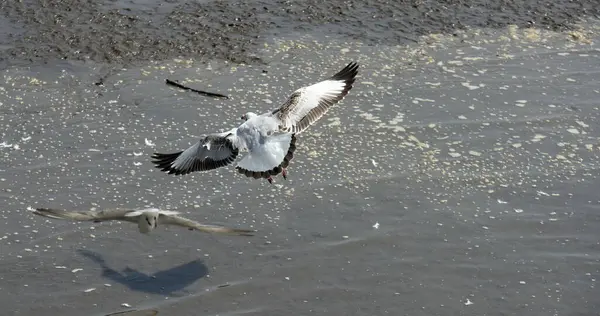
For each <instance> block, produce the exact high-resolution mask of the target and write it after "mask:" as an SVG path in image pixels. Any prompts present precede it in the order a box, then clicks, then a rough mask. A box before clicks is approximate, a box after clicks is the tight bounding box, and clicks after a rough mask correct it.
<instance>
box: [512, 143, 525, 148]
mask: <svg viewBox="0 0 600 316" xmlns="http://www.w3.org/2000/svg"><path fill="white" fill-rule="evenodd" d="M512 146H513V147H515V148H521V146H523V145H522V144H521V143H514V144H512Z"/></svg>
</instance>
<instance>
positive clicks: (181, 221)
mask: <svg viewBox="0 0 600 316" xmlns="http://www.w3.org/2000/svg"><path fill="white" fill-rule="evenodd" d="M33 214H36V215H40V216H43V217H48V218H53V219H64V220H72V221H91V222H94V223H99V222H104V221H111V220H117V221H127V222H132V223H137V224H138V228H139V230H140V233H142V234H148V233H150V231H152V230H154V229H155V228H156V227H158V223H159V222H160V223H161V224H164V225H173V226H180V227H184V228H187V229H189V230H198V231H202V232H205V233H229V234H237V235H245V236H252V233H253V232H255V231H254V230H249V229H238V228H229V227H223V226H213V225H204V224H201V223H198V222H196V221H193V220H190V219H187V218H184V217H181V216H178V215H177V214H179V212H175V211H166V210H160V209H157V208H146V209H140V210H131V209H106V210H100V211H66V210H60V209H53V208H36V209H35V210H34V211H33Z"/></svg>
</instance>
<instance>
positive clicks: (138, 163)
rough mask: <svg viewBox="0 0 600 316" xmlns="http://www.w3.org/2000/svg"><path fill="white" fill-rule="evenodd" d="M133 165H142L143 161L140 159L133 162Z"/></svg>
mask: <svg viewBox="0 0 600 316" xmlns="http://www.w3.org/2000/svg"><path fill="white" fill-rule="evenodd" d="M133 165H134V166H141V165H142V163H141V162H139V161H134V162H133Z"/></svg>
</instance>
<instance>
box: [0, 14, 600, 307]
mask: <svg viewBox="0 0 600 316" xmlns="http://www.w3.org/2000/svg"><path fill="white" fill-rule="evenodd" d="M597 25H598V24H597V23H595V22H593V23H592V22H589V23H587V24H585V25H583V26H582V27H581V29H580V31H579V32H570V33H569V32H562V33H554V32H547V31H538V30H535V29H530V30H521V29H518V28H514V27H511V28H506V29H501V30H488V29H473V30H469V31H466V32H459V33H457V34H456V36H442V35H439V36H438V35H431V36H428V37H424V38H421V39H420V40H419V43H418V44H411V45H408V46H384V45H364V44H363V43H361V42H359V41H356V42H338V41H335V40H333V39H331V38H323V37H322V36H319V35H317V34H316V33H315V34H312V35H311V34H304V35H300V34H291V35H290V36H289V38H284V37H280V38H277V39H273V40H272V41H269V43H268V44H266V45H265V46H264V49H263V50H262V52H261V58H263V59H264V60H266V61H267V64H266V65H262V66H255V65H254V66H246V65H234V64H229V63H225V62H221V61H212V62H209V63H199V62H196V61H194V60H187V59H176V60H173V61H170V62H155V63H149V64H148V65H145V66H142V67H139V68H123V69H120V70H118V71H115V72H112V73H111V74H110V75H108V76H107V77H105V78H103V83H104V84H103V85H96V84H95V83H96V82H98V80H99V78H100V77H101V76H103V75H104V74H105V73H106V72H105V69H104V68H103V65H100V64H92V63H87V64H80V63H78V62H64V63H62V64H56V65H52V66H49V65H44V66H32V67H27V68H11V69H7V70H5V71H3V73H2V76H3V86H2V87H0V123H1V124H2V125H3V126H5V127H6V128H4V129H2V132H1V134H0V136H1V138H0V143H1V145H0V155H1V157H2V158H3V159H2V163H1V164H0V199H1V200H2V204H3V208H2V209H1V210H0V219H1V220H0V232H2V233H0V249H1V250H0V269H1V270H2V271H4V272H3V273H2V274H0V290H2V291H3V292H4V293H5V295H3V296H1V297H0V305H1V306H3V309H4V310H7V311H10V313H11V315H40V314H44V315H45V314H50V315H54V314H60V315H82V314H85V315H104V314H107V313H109V312H114V311H118V310H125V309H128V307H127V306H126V305H122V304H128V305H130V306H132V308H140V309H143V308H153V309H156V310H158V311H159V315H180V314H182V315H186V314H189V313H192V312H193V313H201V314H202V315H281V314H283V313H292V314H294V315H307V314H325V313H327V314H333V315H385V314H391V315H593V314H595V313H597V312H596V310H597V308H598V307H600V306H599V304H598V300H597V297H598V294H600V293H599V292H598V289H597V288H596V283H597V278H598V276H599V274H600V271H599V261H600V255H599V244H598V240H599V239H598V236H599V234H598V232H599V231H600V214H599V213H598V205H599V203H600V202H599V200H598V198H597V197H596V196H597V195H596V191H597V188H598V185H599V184H600V182H599V180H598V175H599V172H598V168H599V166H600V164H599V161H598V150H599V149H600V147H599V146H600V144H599V142H598V139H599V137H600V132H599V130H598V127H599V126H598V106H599V103H598V102H599V101H598V100H599V98H598V97H599V94H600V90H599V88H598V87H599V83H600V80H599V79H598V78H599V76H598V72H599V71H598V66H599V65H600V47H599V46H598V44H597V38H595V37H594V36H593V32H597V30H598V28H597ZM352 60H357V61H359V62H360V64H361V65H362V66H361V69H360V74H359V76H360V78H359V79H358V80H357V83H356V85H355V87H354V88H353V90H351V92H350V94H349V96H348V97H347V98H346V99H345V100H344V101H343V102H341V103H340V104H339V106H337V107H336V108H335V109H334V110H332V111H330V113H329V114H328V115H327V116H326V117H325V118H324V119H323V120H322V121H321V122H320V123H319V124H317V125H316V126H314V127H313V128H311V129H310V131H309V132H307V133H304V134H302V135H301V136H300V137H299V139H298V149H297V151H296V156H295V158H294V160H293V162H292V164H291V166H290V169H289V180H288V181H285V180H283V179H282V178H281V177H278V178H277V179H276V183H275V185H269V184H268V183H267V182H266V181H264V180H260V181H258V180H252V179H248V178H246V177H244V176H242V175H239V174H237V173H236V172H235V170H234V169H233V167H232V168H224V169H221V170H218V171H215V172H211V173H195V174H192V175H189V176H183V177H176V176H173V175H167V174H164V173H161V172H159V171H158V170H156V169H154V168H153V166H152V164H151V163H150V160H149V159H150V155H151V154H152V153H153V152H155V151H159V152H169V151H174V150H179V149H183V148H187V146H188V145H190V144H192V142H194V141H195V139H196V137H199V136H200V135H202V134H204V133H207V132H213V131H220V130H222V129H225V128H228V127H230V126H231V125H233V124H238V123H239V121H240V119H239V117H240V115H241V114H242V113H244V112H246V111H247V110H248V109H251V110H255V111H257V112H261V111H266V110H268V109H271V108H274V107H276V106H278V105H279V104H281V103H282V102H283V101H284V100H285V98H286V97H287V96H288V95H289V93H291V91H293V90H294V89H296V88H298V87H300V86H302V85H305V84H310V83H313V82H316V81H318V80H320V79H323V78H325V77H326V76H329V75H331V74H333V73H335V72H336V71H337V70H339V69H341V68H342V67H343V66H344V65H345V64H346V63H348V62H349V61H352ZM166 78H170V79H176V80H180V81H184V82H185V83H186V84H188V85H190V86H195V87H199V88H201V89H207V90H212V91H217V92H220V93H224V94H227V95H229V96H230V99H229V100H222V99H211V98H206V97H203V96H199V95H196V94H194V93H190V92H186V91H181V90H178V89H174V88H172V87H169V86H167V85H165V79H166ZM39 206H46V207H61V208H66V209H89V208H92V207H96V208H105V207H120V206H122V207H133V208H137V207H143V206H155V207H161V208H169V209H173V210H178V211H181V212H184V213H185V214H186V216H188V217H190V218H193V219H195V220H199V221H203V222H210V223H220V224H226V225H230V226H239V227H251V228H254V229H257V230H258V231H259V232H258V234H257V236H254V237H230V236H211V235H206V234H201V233H198V232H191V231H185V230H178V229H177V228H165V227H162V228H161V227H159V229H158V230H157V231H155V232H153V233H152V234H150V235H141V234H139V233H138V232H137V229H136V227H134V226H133V225H130V224H121V223H116V222H115V223H102V224H91V223H69V222H63V221H57V220H46V219H44V218H39V217H35V216H34V215H31V214H30V211H29V210H28V208H30V207H39ZM80 269H81V270H80Z"/></svg>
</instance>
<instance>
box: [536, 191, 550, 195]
mask: <svg viewBox="0 0 600 316" xmlns="http://www.w3.org/2000/svg"><path fill="white" fill-rule="evenodd" d="M537 195H544V196H550V194H548V193H546V192H544V191H537Z"/></svg>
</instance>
